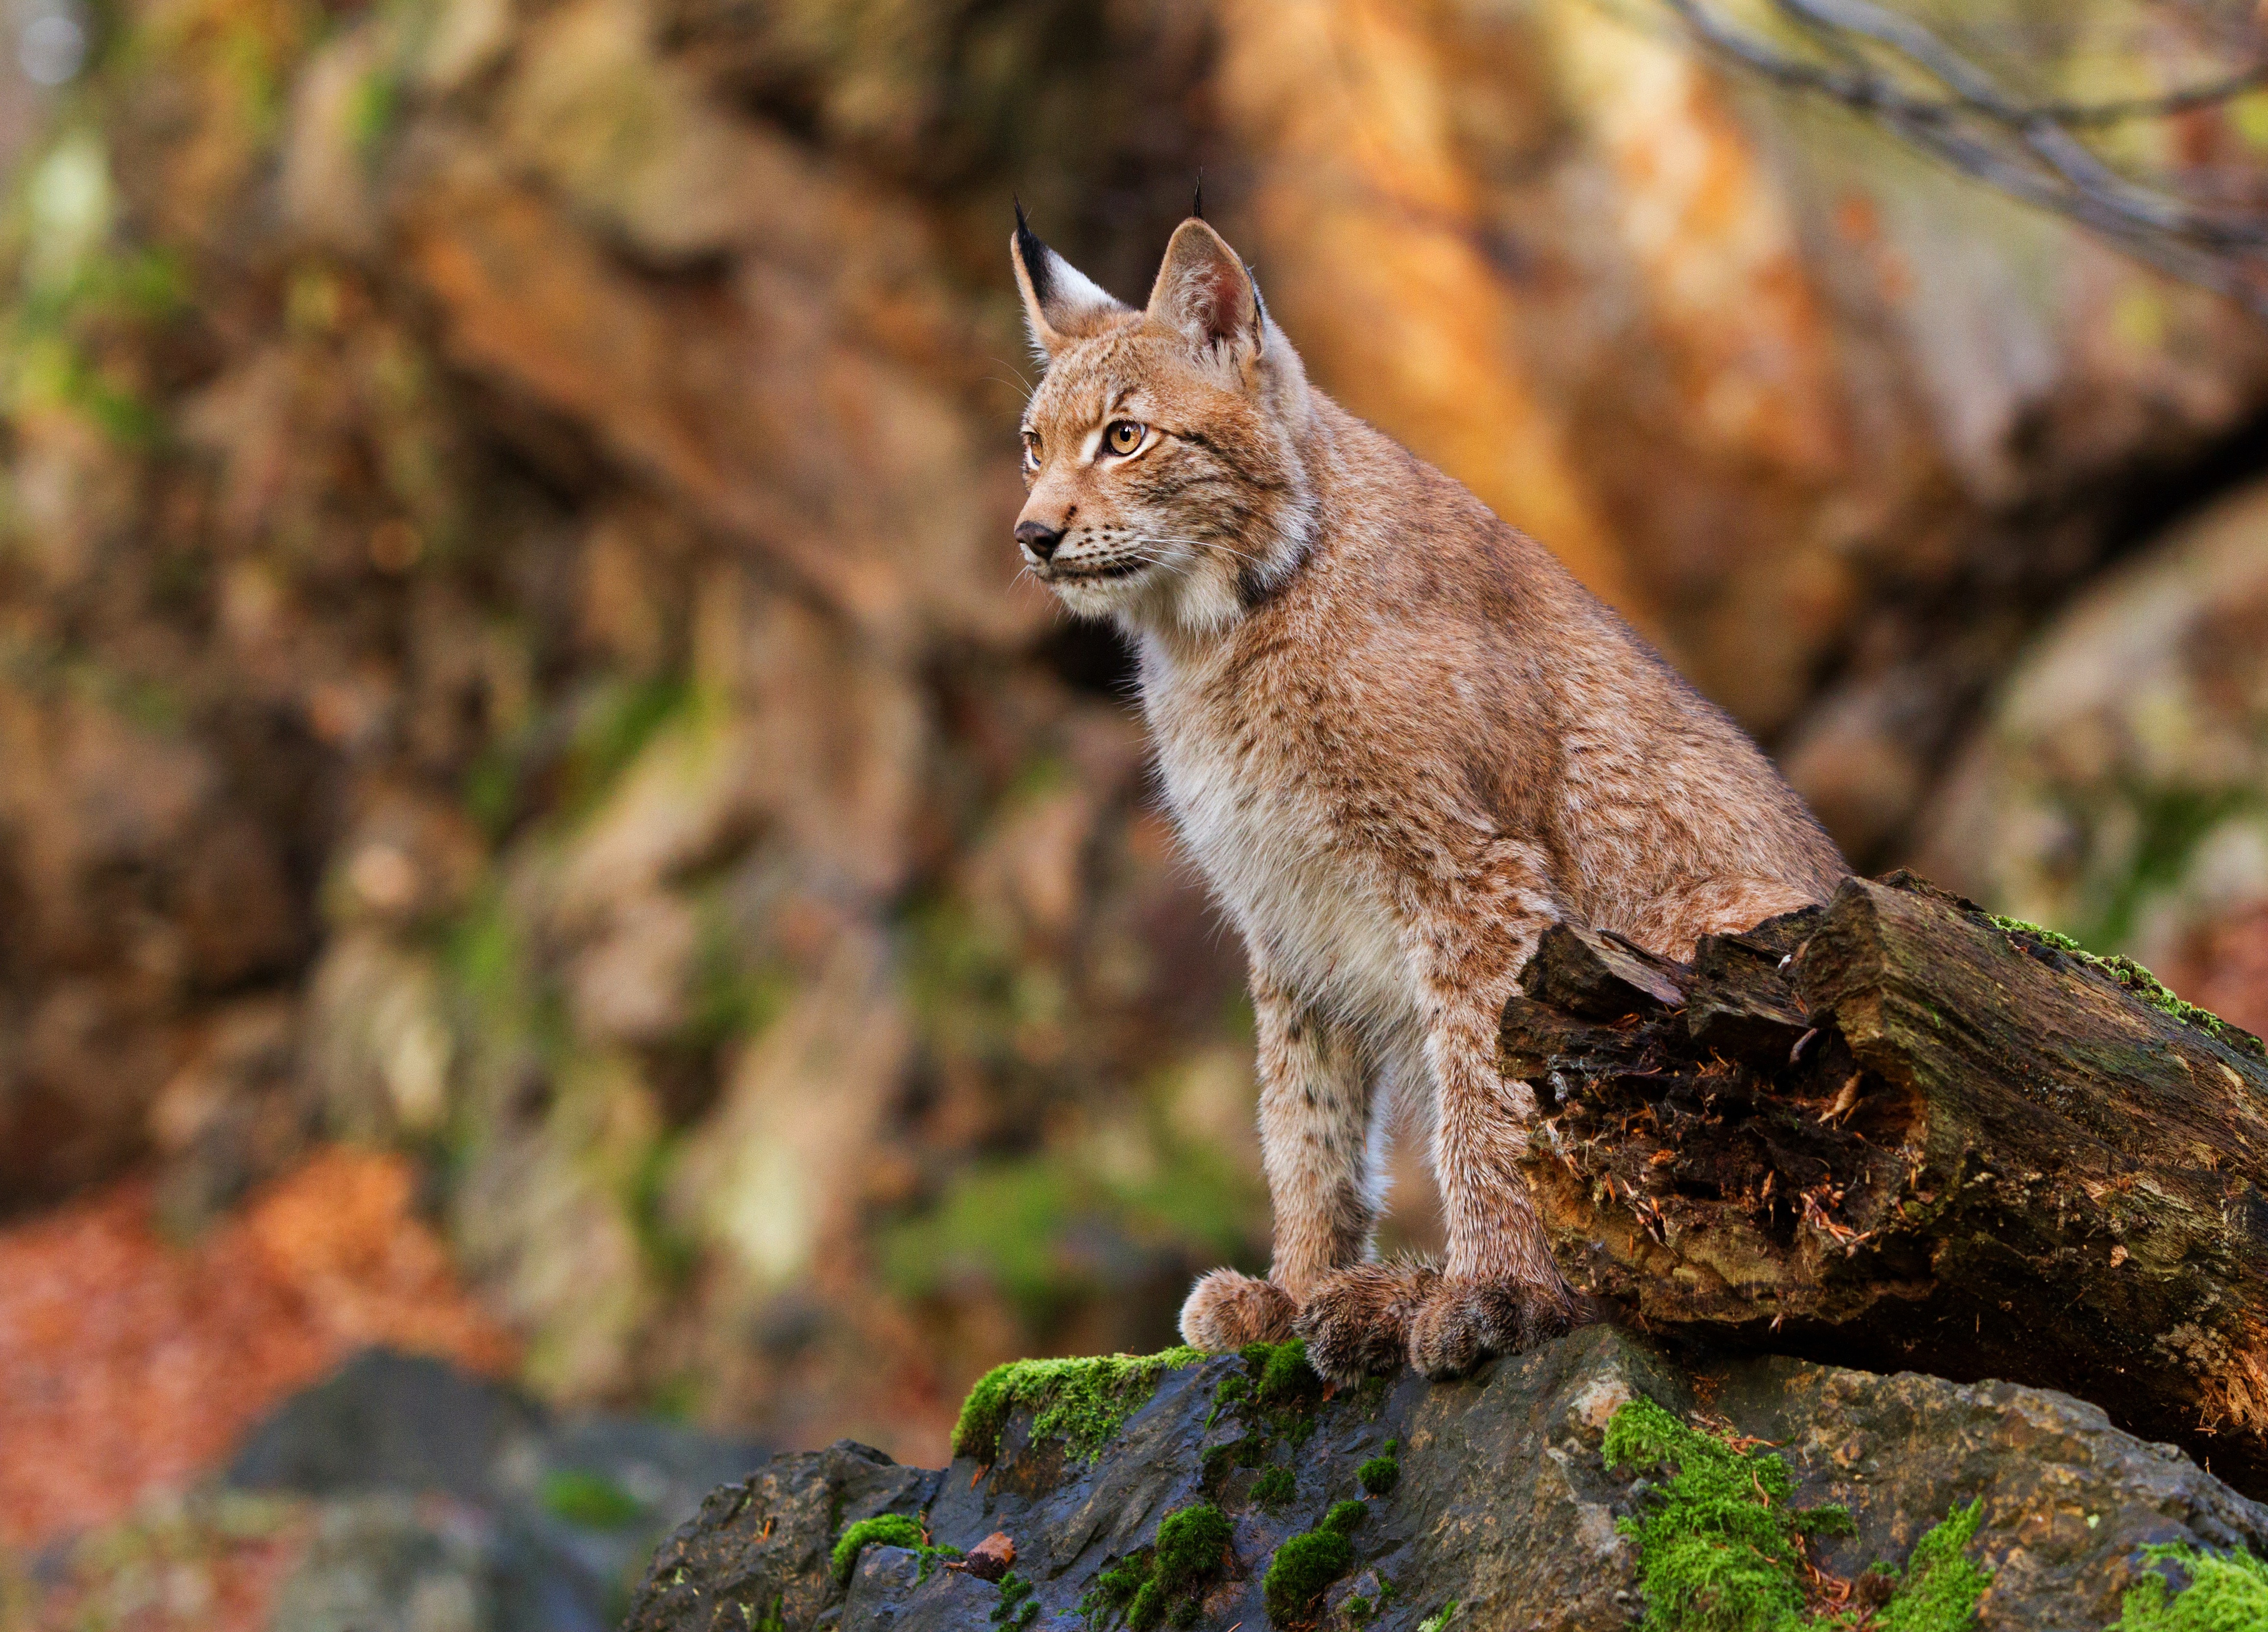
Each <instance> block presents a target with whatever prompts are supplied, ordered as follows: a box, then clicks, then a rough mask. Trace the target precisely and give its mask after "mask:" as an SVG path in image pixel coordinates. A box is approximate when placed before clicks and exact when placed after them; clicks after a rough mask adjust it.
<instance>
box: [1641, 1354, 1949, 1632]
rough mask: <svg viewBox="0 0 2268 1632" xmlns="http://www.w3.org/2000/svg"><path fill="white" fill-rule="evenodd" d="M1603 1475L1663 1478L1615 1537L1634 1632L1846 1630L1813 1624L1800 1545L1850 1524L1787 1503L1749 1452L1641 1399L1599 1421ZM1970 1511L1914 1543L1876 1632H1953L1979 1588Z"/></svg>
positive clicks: (1770, 1467) (1770, 1456) (1769, 1456)
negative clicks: (1626, 1555)
mask: <svg viewBox="0 0 2268 1632" xmlns="http://www.w3.org/2000/svg"><path fill="white" fill-rule="evenodd" d="M1604 1449H1605V1455H1606V1461H1607V1466H1608V1467H1625V1466H1628V1465H1629V1464H1631V1463H1653V1462H1661V1463H1667V1464H1670V1465H1672V1466H1673V1467H1675V1470H1676V1471H1675V1474H1673V1475H1672V1477H1671V1478H1670V1479H1668V1481H1666V1482H1664V1483H1663V1484H1661V1485H1660V1486H1658V1487H1656V1488H1655V1489H1653V1490H1650V1491H1648V1492H1647V1493H1646V1495H1645V1496H1643V1497H1641V1498H1640V1501H1641V1505H1642V1507H1643V1509H1644V1511H1642V1512H1641V1513H1640V1514H1639V1515H1638V1517H1636V1518H1624V1519H1621V1520H1618V1521H1617V1523H1616V1528H1617V1529H1619V1530H1620V1531H1621V1532H1622V1533H1624V1535H1626V1536H1629V1537H1630V1538H1631V1540H1634V1541H1636V1542H1637V1543H1638V1585H1639V1588H1640V1589H1641V1590H1642V1591H1643V1592H1644V1593H1645V1594H1646V1615H1645V1619H1644V1621H1642V1622H1641V1623H1640V1624H1641V1625H1642V1627H1643V1628H1645V1632H1803V1629H1804V1628H1846V1627H1850V1626H1852V1625H1855V1624H1857V1621H1858V1617H1859V1613H1860V1612H1858V1611H1854V1610H1849V1609H1837V1610H1830V1611H1828V1612H1827V1613H1824V1614H1813V1613H1812V1611H1811V1606H1810V1605H1809V1603H1808V1594H1807V1592H1806V1591H1805V1580H1806V1573H1807V1572H1806V1569H1805V1562H1806V1561H1805V1559H1804V1553H1803V1547H1804V1543H1805V1541H1806V1540H1808V1538H1809V1537H1811V1536H1815V1535H1848V1534H1849V1533H1851V1528H1852V1525H1851V1515H1850V1513H1849V1511H1847V1510H1845V1509H1844V1508H1841V1507H1837V1506H1833V1505H1831V1504H1824V1503H1823V1504H1822V1505H1820V1506H1818V1507H1814V1508H1807V1509H1801V1510H1798V1509H1796V1508H1793V1507H1791V1506H1789V1505H1788V1500H1787V1498H1788V1496H1790V1494H1791V1493H1793V1490H1794V1489H1795V1480H1794V1476H1793V1474H1790V1473H1789V1472H1788V1470H1787V1464H1786V1462H1784V1461H1783V1460H1781V1459H1780V1458H1779V1457H1778V1455H1777V1454H1775V1453H1774V1452H1771V1450H1770V1449H1769V1448H1767V1447H1765V1446H1764V1445H1754V1444H1749V1445H1742V1444H1739V1443H1735V1442H1733V1441H1728V1440H1726V1439H1721V1438H1719V1437H1717V1436H1715V1435H1713V1434H1708V1433H1704V1432H1702V1431H1701V1430H1698V1429H1694V1428H1689V1427H1687V1426H1686V1425H1685V1424H1684V1423H1683V1422H1679V1421H1678V1420H1677V1419H1676V1418H1675V1417H1674V1416H1672V1415H1670V1414H1669V1413H1668V1412H1667V1411H1665V1410H1663V1409H1662V1408H1661V1407H1660V1406H1659V1405H1656V1404H1655V1403H1654V1402H1653V1400H1646V1399H1643V1398H1640V1399H1637V1400H1630V1401H1628V1402H1627V1403H1625V1404H1624V1405H1623V1406H1622V1407H1621V1408H1618V1409H1617V1410H1616V1412H1615V1414H1614V1415H1613V1416H1612V1417H1611V1418H1609V1421H1608V1423H1607V1434H1606V1443H1605V1447H1604ZM1983 1515H1984V1503H1983V1502H1982V1501H1977V1502H1972V1503H1970V1504H1969V1505H1968V1506H1966V1507H1959V1506H1956V1507H1955V1509H1954V1510H1953V1511H1952V1512H1950V1513H1949V1514H1948V1515H1947V1516H1946V1518H1945V1519H1944V1520H1943V1522H1941V1523H1940V1524H1938V1525H1934V1526H1933V1527H1932V1528H1931V1529H1930V1530H1929V1531H1928V1533H1926V1534H1925V1535H1924V1536H1923V1537H1922V1538H1921V1540H1919V1541H1918V1542H1917V1543H1915V1545H1914V1549H1913V1554H1912V1555H1911V1558H1910V1559H1909V1560H1908V1561H1907V1565H1906V1570H1905V1575H1904V1579H1903V1581H1901V1582H1900V1583H1899V1584H1898V1585H1897V1586H1896V1588H1895V1589H1894V1590H1893V1592H1892V1593H1891V1595H1890V1598H1889V1602H1888V1603H1886V1604H1884V1605H1883V1606H1881V1610H1880V1611H1879V1612H1878V1613H1877V1614H1876V1615H1875V1617H1874V1621H1872V1622H1871V1623H1870V1624H1871V1625H1872V1626H1873V1627H1874V1628H1877V1629H1878V1632H1964V1628H1968V1627H1970V1626H1971V1625H1972V1624H1974V1622H1975V1621H1976V1617H1977V1599H1978V1598H1979V1597H1980V1596H1981V1595H1982V1594H1983V1592H1984V1591H1985V1584H1986V1583H1987V1581H1988V1580H1989V1579H1990V1577H1989V1576H1988V1575H1987V1574H1986V1572H1985V1570H1984V1568H1983V1567H1982V1566H1980V1565H1978V1564H1977V1563H1975V1562H1972V1561H1971V1560H1970V1558H1969V1557H1968V1556H1967V1554H1966V1548H1967V1547H1968V1545H1969V1543H1970V1540H1972V1539H1973V1538H1974V1537H1975V1535H1976V1533H1977V1525H1978V1524H1979V1523H1980V1522H1981V1520H1982V1518H1983Z"/></svg>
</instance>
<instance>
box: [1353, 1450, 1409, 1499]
mask: <svg viewBox="0 0 2268 1632" xmlns="http://www.w3.org/2000/svg"><path fill="white" fill-rule="evenodd" d="M1400 1448H1401V1441H1399V1440H1395V1439H1389V1440H1388V1441H1387V1442H1386V1451H1385V1453H1384V1454H1383V1455H1381V1456H1374V1457H1373V1458H1371V1459H1370V1460H1369V1461H1367V1462H1365V1463H1364V1464H1363V1465H1362V1466H1361V1467H1358V1468H1357V1469H1355V1470H1354V1481H1355V1483H1357V1484H1359V1485H1360V1486H1361V1487H1362V1489H1363V1493H1364V1494H1365V1495H1366V1496H1388V1495H1390V1494H1391V1493H1392V1492H1393V1489H1394V1487H1395V1486H1396V1485H1398V1484H1400V1483H1401V1482H1402V1464H1401V1463H1400V1462H1399V1461H1397V1460H1396V1459H1395V1454H1394V1453H1395V1451H1397V1450H1399V1449H1400Z"/></svg>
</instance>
